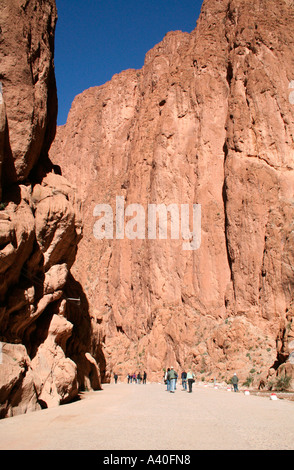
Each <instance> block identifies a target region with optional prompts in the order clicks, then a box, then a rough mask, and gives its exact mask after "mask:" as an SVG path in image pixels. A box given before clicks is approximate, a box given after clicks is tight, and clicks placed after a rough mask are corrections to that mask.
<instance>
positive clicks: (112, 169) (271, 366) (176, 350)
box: [50, 0, 294, 385]
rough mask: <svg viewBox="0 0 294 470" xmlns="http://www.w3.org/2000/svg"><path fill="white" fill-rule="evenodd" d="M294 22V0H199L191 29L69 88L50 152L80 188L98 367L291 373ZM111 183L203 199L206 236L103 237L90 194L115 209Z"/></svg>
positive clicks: (82, 272) (122, 192)
mask: <svg viewBox="0 0 294 470" xmlns="http://www.w3.org/2000/svg"><path fill="white" fill-rule="evenodd" d="M191 14H193V12H191ZM293 22H294V9H293V2H291V1H289V0H268V1H267V2H264V1H262V0H254V1H251V0H246V1H245V0H221V1H219V0H205V1H204V3H203V7H202V11H201V15H200V18H199V20H198V24H197V28H196V29H195V30H194V31H193V32H192V33H191V34H188V33H182V32H180V31H176V32H171V33H168V34H167V35H166V36H165V38H164V39H163V41H162V42H161V43H160V44H158V45H156V46H155V47H154V48H153V49H152V50H151V51H149V52H148V53H147V55H146V59H145V64H144V66H143V68H142V69H141V70H127V71H124V72H122V73H120V74H119V75H115V76H114V77H113V78H112V80H111V81H110V82H108V83H106V84H105V85H103V86H100V87H93V88H91V89H89V90H86V91H85V92H84V93H82V94H80V95H79V96H77V97H76V98H75V100H74V102H73V104H72V108H71V110H70V113H69V116H68V120H67V123H66V125H64V126H62V127H60V128H59V129H58V131H57V136H56V139H55V141H54V144H53V146H52V148H51V152H50V155H51V158H52V160H53V161H54V163H56V164H60V165H61V166H62V168H63V174H64V175H65V176H66V178H68V180H69V181H71V182H72V183H74V184H75V185H76V186H77V188H78V194H79V197H80V198H81V200H82V201H83V222H84V237H83V240H82V241H81V243H80V247H79V252H78V255H77V259H76V261H75V263H74V266H73V272H74V274H75V277H76V278H77V279H78V280H79V282H80V283H81V284H82V285H83V287H84V289H85V292H86V295H87V298H88V300H89V306H90V307H89V308H90V315H91V319H92V327H93V332H94V333H93V337H92V352H93V355H94V356H96V358H97V361H98V362H99V358H98V357H97V354H96V353H95V348H96V346H97V345H98V344H99V345H100V344H102V345H103V351H104V354H105V360H106V370H105V379H107V378H109V376H110V373H111V372H113V371H115V372H117V373H119V374H120V375H121V377H122V378H123V379H124V378H125V376H126V374H127V373H128V372H134V371H137V372H138V371H139V370H141V371H143V370H144V369H145V370H146V371H147V373H148V375H149V378H153V379H155V378H156V379H158V378H161V377H162V374H163V372H162V370H163V368H165V367H169V366H171V365H173V366H174V367H175V368H177V369H178V370H180V369H181V368H186V367H189V366H192V367H193V368H194V369H196V370H197V371H198V376H199V377H202V378H205V379H210V378H213V377H217V379H222V378H223V379H227V378H230V376H231V374H232V373H233V372H234V371H237V372H238V373H239V375H240V376H241V377H242V379H244V380H245V379H246V378H250V380H253V383H254V384H255V385H258V384H259V382H260V381H261V379H262V380H267V379H269V378H270V376H272V375H273V376H275V374H276V373H280V374H284V373H285V370H286V371H287V374H288V375H292V376H293V360H292V356H293V349H294V343H293V339H294V338H293V336H294V326H293V314H294V311H293V280H294V278H293V261H294V259H293V255H294V251H293V216H294V205H293V189H294V173H293V168H294V106H293V100H292V102H291V99H290V93H291V81H292V80H293V79H294V32H293ZM292 83H293V82H292ZM116 196H124V199H125V206H128V205H130V204H131V203H137V204H141V205H142V206H143V207H144V208H145V209H146V207H147V204H150V203H156V204H159V203H163V204H165V205H168V204H171V203H175V204H177V205H179V204H187V203H188V204H192V203H198V204H201V246H200V248H199V249H197V250H191V251H184V250H183V249H182V240H171V238H170V237H169V239H167V240H160V239H159V238H157V239H155V240H150V239H146V238H145V239H134V240H130V239H128V238H127V237H126V236H125V237H124V239H119V240H118V239H115V238H114V239H113V240H112V239H104V240H97V239H96V238H95V237H94V235H93V227H94V223H95V221H96V220H97V218H95V217H94V216H93V211H94V208H95V206H96V204H102V203H106V204H109V205H110V206H111V207H112V208H113V211H114V214H115V208H116V207H115V201H116ZM114 222H115V217H114ZM285 332H286V333H287V334H285ZM277 371H278V372H277Z"/></svg>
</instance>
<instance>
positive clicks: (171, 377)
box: [167, 367, 178, 393]
mask: <svg viewBox="0 0 294 470" xmlns="http://www.w3.org/2000/svg"><path fill="white" fill-rule="evenodd" d="M167 375H168V380H169V381H170V393H175V389H176V378H177V376H178V375H177V373H176V372H175V371H174V368H173V367H171V368H170V371H169V372H168V374H167Z"/></svg>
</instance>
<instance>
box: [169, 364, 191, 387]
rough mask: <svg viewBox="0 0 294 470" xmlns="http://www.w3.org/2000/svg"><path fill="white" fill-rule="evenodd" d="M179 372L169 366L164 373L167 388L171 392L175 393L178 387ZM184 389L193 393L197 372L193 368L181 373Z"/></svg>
mask: <svg viewBox="0 0 294 470" xmlns="http://www.w3.org/2000/svg"><path fill="white" fill-rule="evenodd" d="M177 380H178V374H177V372H176V371H175V370H174V368H173V367H169V368H168V369H167V371H166V372H165V374H164V383H165V384H166V390H167V392H170V393H175V390H176V388H177ZM181 380H182V390H184V391H187V388H188V393H192V388H193V383H194V382H195V374H194V372H192V371H191V370H188V372H186V371H183V372H182V373H181Z"/></svg>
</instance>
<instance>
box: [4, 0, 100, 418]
mask: <svg viewBox="0 0 294 470" xmlns="http://www.w3.org/2000/svg"><path fill="white" fill-rule="evenodd" d="M0 18H1V29H0V80H1V89H0V92H1V93H0V176H1V202H0V204H1V206H0V341H1V352H2V354H1V363H0V417H6V416H11V415H15V414H19V413H24V412H27V411H31V410H36V409H40V408H44V407H49V406H55V405H57V404H60V403H65V402H67V401H69V400H72V399H73V398H75V397H77V394H78V392H79V390H81V389H84V388H86V387H87V388H99V387H100V373H99V369H98V366H97V364H96V362H95V360H94V359H93V358H92V357H91V355H90V353H89V347H90V342H89V338H90V337H91V333H90V331H89V322H88V324H87V318H89V313H88V305H87V302H86V300H85V295H84V293H83V289H82V287H81V286H80V285H79V284H78V283H77V282H76V281H75V280H74V279H73V277H72V275H71V273H70V269H71V267H72V265H73V263H74V261H75V257H76V252H77V245H78V242H79V241H80V239H81V237H82V221H81V212H80V205H81V203H80V201H79V199H78V198H77V196H76V190H75V187H74V186H73V185H72V184H71V183H69V182H68V181H67V180H66V179H65V178H64V177H62V176H61V175H60V174H56V171H54V166H53V164H52V163H51V162H50V160H49V157H48V151H49V148H50V145H51V143H52V141H53V139H54V136H55V131H56V115H57V97H56V85H55V75H54V60H53V56H54V30H55V24H56V19H57V12H56V6H55V2H54V0H46V1H41V0H26V1H24V0H13V1H11V0H3V1H2V2H1V5H0ZM72 285H73V286H74V287H75V289H74V290H75V291H74V295H72V291H73V288H71V286H72ZM71 298H73V299H80V301H79V302H78V303H77V302H76V300H69V299H71ZM76 304H77V305H78V306H79V311H78V313H77V312H76V308H77V305H76ZM79 313H80V315H79ZM80 329H81V330H82V332H80ZM86 335H87V336H86Z"/></svg>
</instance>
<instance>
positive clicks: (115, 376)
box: [113, 374, 118, 384]
mask: <svg viewBox="0 0 294 470" xmlns="http://www.w3.org/2000/svg"><path fill="white" fill-rule="evenodd" d="M113 377H114V382H115V383H116V384H117V379H118V375H117V374H114V375H113Z"/></svg>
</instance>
